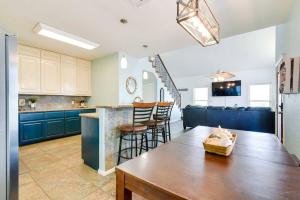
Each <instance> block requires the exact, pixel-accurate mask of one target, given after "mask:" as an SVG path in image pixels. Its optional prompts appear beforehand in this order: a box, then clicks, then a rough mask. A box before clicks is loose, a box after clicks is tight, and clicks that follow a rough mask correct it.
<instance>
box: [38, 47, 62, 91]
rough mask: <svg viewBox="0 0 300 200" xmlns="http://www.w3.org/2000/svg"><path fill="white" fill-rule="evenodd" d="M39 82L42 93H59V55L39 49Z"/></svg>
mask: <svg viewBox="0 0 300 200" xmlns="http://www.w3.org/2000/svg"><path fill="white" fill-rule="evenodd" d="M41 58H42V61H41V83H42V85H41V86H42V93H43V94H60V89H61V87H60V55H59V54H56V53H53V52H49V51H44V50H42V51H41Z"/></svg>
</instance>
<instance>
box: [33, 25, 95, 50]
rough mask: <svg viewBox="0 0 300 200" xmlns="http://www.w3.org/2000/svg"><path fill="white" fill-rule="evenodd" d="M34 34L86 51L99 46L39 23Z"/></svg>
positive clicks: (34, 29)
mask: <svg viewBox="0 0 300 200" xmlns="http://www.w3.org/2000/svg"><path fill="white" fill-rule="evenodd" d="M33 32H35V33H37V34H39V35H43V36H45V37H48V38H52V39H55V40H59V41H61V42H65V43H68V44H72V45H74V46H78V47H81V48H84V49H88V50H92V49H95V48H97V47H98V46H99V44H97V43H94V42H91V41H88V40H86V39H83V38H81V37H78V36H76V35H72V34H70V33H66V32H64V31H61V30H58V29H56V28H53V27H51V26H48V25H45V24H42V23H38V24H37V25H36V26H35V27H34V28H33Z"/></svg>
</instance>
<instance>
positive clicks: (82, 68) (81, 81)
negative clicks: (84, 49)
mask: <svg viewBox="0 0 300 200" xmlns="http://www.w3.org/2000/svg"><path fill="white" fill-rule="evenodd" d="M77 94H78V95H80V96H91V62H89V61H86V60H82V59H77Z"/></svg>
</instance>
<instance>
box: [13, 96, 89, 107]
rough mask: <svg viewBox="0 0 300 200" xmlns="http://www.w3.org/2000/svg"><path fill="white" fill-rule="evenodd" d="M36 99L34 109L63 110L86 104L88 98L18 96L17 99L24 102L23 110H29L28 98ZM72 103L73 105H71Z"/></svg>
mask: <svg viewBox="0 0 300 200" xmlns="http://www.w3.org/2000/svg"><path fill="white" fill-rule="evenodd" d="M30 97H36V98H37V99H38V100H37V102H36V109H37V110H43V109H47V110H48V109H64V108H73V107H74V108H75V107H79V106H80V101H85V102H87V98H88V97H75V96H48V95H46V96H41V95H19V99H25V100H26V106H25V107H24V108H23V109H25V110H28V109H30V107H29V100H28V99H29V98H30ZM72 101H74V102H75V104H73V105H72Z"/></svg>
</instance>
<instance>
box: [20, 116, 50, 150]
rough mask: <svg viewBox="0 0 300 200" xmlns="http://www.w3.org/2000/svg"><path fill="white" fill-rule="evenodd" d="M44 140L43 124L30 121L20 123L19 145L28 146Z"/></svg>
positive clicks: (42, 122)
mask: <svg viewBox="0 0 300 200" xmlns="http://www.w3.org/2000/svg"><path fill="white" fill-rule="evenodd" d="M44 138H45V122H44V121H32V122H27V123H20V130H19V140H20V144H21V145H23V144H30V143H34V142H38V141H41V140H43V139H44Z"/></svg>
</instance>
